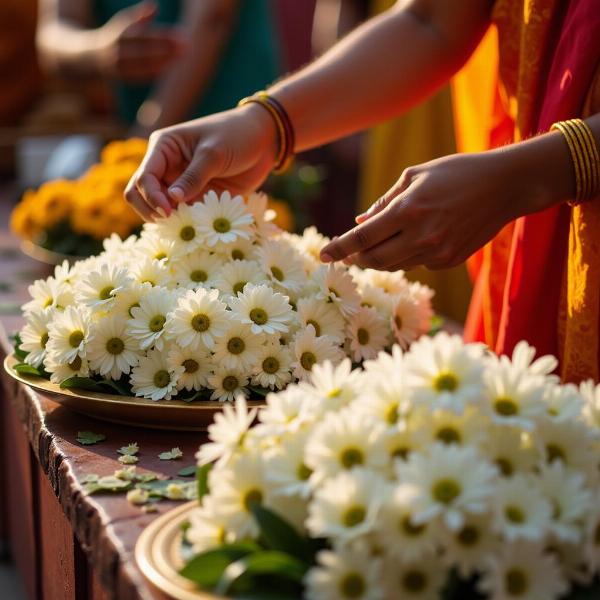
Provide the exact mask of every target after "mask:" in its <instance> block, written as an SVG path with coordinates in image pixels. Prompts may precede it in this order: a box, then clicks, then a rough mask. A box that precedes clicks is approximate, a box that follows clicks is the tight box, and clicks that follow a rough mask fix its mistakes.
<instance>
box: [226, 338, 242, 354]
mask: <svg viewBox="0 0 600 600" xmlns="http://www.w3.org/2000/svg"><path fill="white" fill-rule="evenodd" d="M245 349H246V343H245V342H244V340H243V339H242V338H240V337H232V338H231V339H230V340H229V341H228V342H227V350H228V351H229V353H230V354H241V353H242V352H243V351H244V350H245Z"/></svg>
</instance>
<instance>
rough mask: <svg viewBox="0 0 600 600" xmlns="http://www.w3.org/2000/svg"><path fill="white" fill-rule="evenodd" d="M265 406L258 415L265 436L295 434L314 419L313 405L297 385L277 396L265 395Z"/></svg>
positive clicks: (259, 427)
mask: <svg viewBox="0 0 600 600" xmlns="http://www.w3.org/2000/svg"><path fill="white" fill-rule="evenodd" d="M266 401H267V406H266V407H265V408H263V409H262V410H261V411H260V412H259V413H258V419H259V421H260V422H261V425H259V426H258V427H257V429H259V430H260V431H261V432H264V433H265V435H275V436H279V435H282V434H283V433H285V432H288V431H289V432H296V431H298V429H300V428H302V427H304V426H305V425H308V424H309V423H310V422H311V421H313V419H314V418H315V412H314V405H313V404H311V403H309V402H307V399H306V393H305V392H303V391H302V389H301V388H300V387H299V386H297V385H290V386H288V387H287V388H286V389H285V390H283V391H282V392H279V393H278V394H267V398H266Z"/></svg>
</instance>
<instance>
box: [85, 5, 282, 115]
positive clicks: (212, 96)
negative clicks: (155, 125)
mask: <svg viewBox="0 0 600 600" xmlns="http://www.w3.org/2000/svg"><path fill="white" fill-rule="evenodd" d="M138 1H139V0H95V15H96V26H101V25H103V24H104V23H106V21H108V20H109V19H110V18H111V17H112V16H113V15H114V14H115V13H116V12H118V11H119V10H121V9H123V8H127V7H129V6H132V5H134V4H137V3H138ZM194 1H196V2H202V1H203V0H194ZM156 4H157V5H158V15H157V17H156V19H155V21H156V23H162V24H174V23H178V22H179V18H180V14H181V10H182V4H183V3H182V1H181V0H157V2H156ZM273 21H274V19H273V17H272V15H271V11H270V8H269V0H240V2H239V12H238V15H237V21H236V23H235V24H234V30H233V31H232V34H231V37H230V39H229V42H228V43H227V46H226V47H225V49H224V51H223V53H222V54H221V60H220V61H219V65H218V67H217V69H216V71H215V73H214V74H213V79H212V81H211V82H210V83H209V84H208V85H207V87H206V88H205V89H204V90H203V91H202V96H201V98H199V99H198V102H197V104H196V106H195V107H194V109H193V110H192V111H190V114H189V115H188V116H187V118H188V119H192V118H196V117H200V116H203V115H208V114H211V113H214V112H219V111H221V110H226V109H228V108H232V107H234V106H235V105H236V104H237V103H238V101H239V100H240V99H241V98H243V97H244V96H249V95H250V94H252V93H253V92H256V91H257V90H261V89H263V88H265V87H266V86H267V85H269V84H270V83H272V82H273V81H274V80H275V79H276V78H277V76H278V75H279V61H278V48H277V41H276V34H275V30H274V24H273ZM151 91H152V85H125V84H118V85H117V86H116V87H115V94H116V100H117V109H118V112H119V115H120V117H121V119H122V120H123V121H124V122H126V123H132V122H133V121H135V117H136V114H137V111H138V109H139V107H140V106H141V105H142V103H143V102H144V100H145V99H146V98H147V97H148V96H149V95H150V93H151Z"/></svg>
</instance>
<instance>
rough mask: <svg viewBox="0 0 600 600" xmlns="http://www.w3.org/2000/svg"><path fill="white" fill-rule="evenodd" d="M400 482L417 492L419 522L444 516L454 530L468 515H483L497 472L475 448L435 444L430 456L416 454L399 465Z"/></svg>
mask: <svg viewBox="0 0 600 600" xmlns="http://www.w3.org/2000/svg"><path fill="white" fill-rule="evenodd" d="M395 468H396V474H397V476H398V479H399V480H400V481H402V482H403V483H402V485H405V486H408V489H409V490H410V491H411V492H412V493H413V501H414V503H415V506H416V507H418V510H417V511H415V519H414V520H415V523H427V522H429V521H431V520H432V519H434V518H435V517H437V516H441V517H442V518H443V520H444V522H445V523H446V525H447V526H448V527H449V528H450V529H452V530H453V531H454V530H456V529H459V528H460V527H462V525H463V523H464V520H465V514H466V513H475V514H480V513H482V512H484V511H485V510H486V508H487V500H488V498H489V497H490V495H491V494H492V493H493V491H494V487H493V480H494V477H495V475H496V470H495V469H494V468H493V467H492V466H491V465H490V464H489V463H488V462H487V461H484V460H482V459H481V458H480V457H479V456H478V454H477V453H476V451H475V450H474V448H473V447H471V446H467V447H462V446H457V445H452V446H447V445H443V444H434V445H433V446H432V447H431V449H430V451H429V452H428V453H427V454H421V453H417V452H415V453H412V454H411V455H410V456H409V458H408V460H407V461H406V462H402V461H397V462H396V464H395Z"/></svg>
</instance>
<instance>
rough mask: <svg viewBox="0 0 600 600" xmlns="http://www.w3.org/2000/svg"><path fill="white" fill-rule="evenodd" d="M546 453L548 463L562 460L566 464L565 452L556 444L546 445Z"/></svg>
mask: <svg viewBox="0 0 600 600" xmlns="http://www.w3.org/2000/svg"><path fill="white" fill-rule="evenodd" d="M546 453H547V455H548V462H549V463H551V462H554V461H555V460H562V461H563V462H566V458H567V455H566V454H565V451H564V450H563V449H562V448H561V447H560V446H558V445H557V444H548V445H547V446H546Z"/></svg>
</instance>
